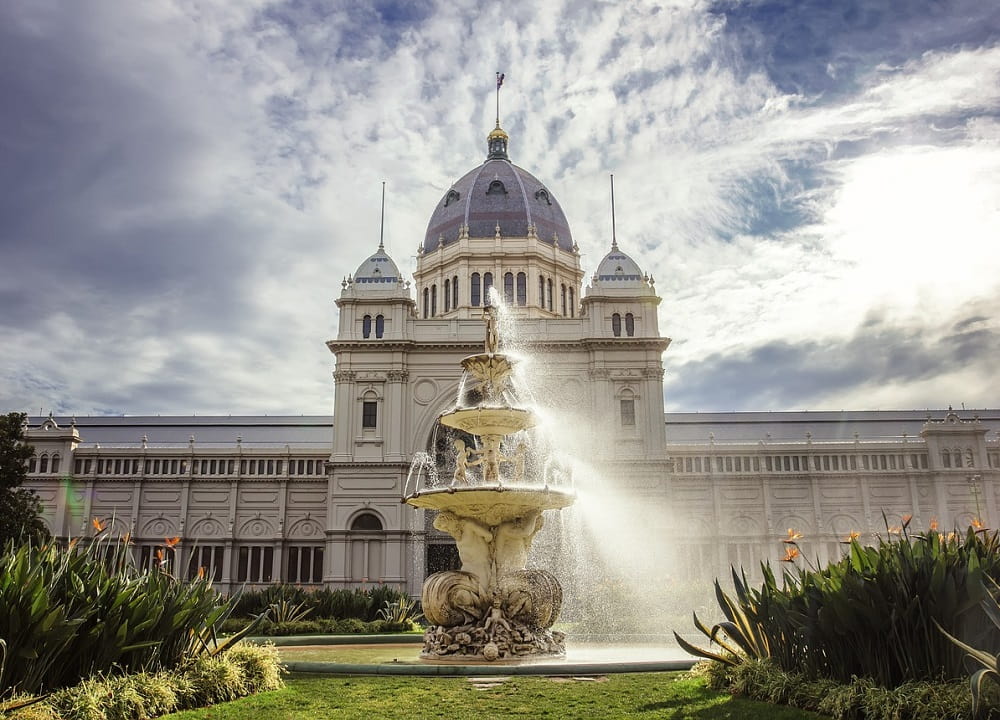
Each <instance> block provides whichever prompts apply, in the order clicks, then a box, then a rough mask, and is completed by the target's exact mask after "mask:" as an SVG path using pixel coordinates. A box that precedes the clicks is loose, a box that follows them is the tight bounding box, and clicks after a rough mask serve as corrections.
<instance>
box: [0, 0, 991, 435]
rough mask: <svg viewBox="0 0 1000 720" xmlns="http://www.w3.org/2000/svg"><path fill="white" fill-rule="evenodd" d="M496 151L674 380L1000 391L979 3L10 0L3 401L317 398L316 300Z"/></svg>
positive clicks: (184, 403) (328, 383) (961, 397)
mask: <svg viewBox="0 0 1000 720" xmlns="http://www.w3.org/2000/svg"><path fill="white" fill-rule="evenodd" d="M497 70H500V71H503V72H504V73H505V82H504V86H503V90H502V108H501V114H502V124H503V126H504V128H505V129H506V130H507V131H508V133H509V134H510V136H511V140H510V154H511V159H512V160H513V161H514V162H515V163H516V164H518V165H520V166H522V167H524V168H526V169H527V170H529V171H530V172H531V173H532V174H534V175H536V176H537V177H539V178H541V179H542V180H543V181H544V182H545V183H546V185H547V186H548V187H549V188H550V190H551V191H552V193H553V195H554V196H555V197H556V198H557V199H558V200H559V202H560V204H561V205H562V206H563V209H564V210H565V212H566V215H567V218H568V220H569V223H570V226H571V228H572V229H573V235H574V239H575V240H576V241H577V243H578V244H579V246H580V249H581V252H582V263H583V266H584V269H585V272H586V273H587V276H588V277H589V275H590V274H591V273H592V272H593V270H594V268H595V267H596V265H597V263H598V262H599V261H600V259H601V257H603V255H604V254H605V253H606V252H607V251H608V249H609V246H610V235H611V227H610V213H609V202H608V175H609V174H610V173H614V175H615V199H616V219H617V224H616V228H617V238H618V243H619V245H620V247H621V248H622V249H623V250H624V251H625V252H627V253H629V254H630V255H631V256H632V257H633V258H634V259H635V260H636V261H637V262H638V263H639V265H640V266H641V267H642V268H643V269H644V270H645V271H646V272H648V273H650V274H651V275H652V276H653V277H654V278H655V281H656V288H657V291H658V293H659V294H660V295H661V297H662V298H663V301H662V303H661V305H660V317H659V321H660V329H661V332H662V333H663V334H665V335H667V336H669V337H671V338H672V340H673V341H672V344H671V346H670V348H669V349H668V350H667V352H666V353H665V354H664V365H665V368H666V373H667V374H666V381H665V384H664V398H665V404H666V407H667V409H668V410H672V411H730V410H802V409H810V410H831V409H832V410H840V409H857V410H868V409H924V408H943V407H946V406H948V405H954V406H955V407H956V408H957V407H960V406H962V405H963V404H964V405H966V406H968V407H969V408H982V407H992V408H997V407H1000V324H998V320H997V310H998V308H1000V248H998V242H1000V4H997V3H992V2H982V0H969V1H965V0H954V1H952V2H948V1H934V0H884V1H875V0H873V1H871V2H853V1H852V0H838V1H837V2H829V1H828V0H787V1H786V2H777V1H774V2H772V1H770V0H759V1H758V0H752V1H749V2H739V1H737V0H728V1H727V0H719V1H717V2H702V1H700V0H676V1H675V2H646V1H644V0H632V1H631V2H627V3H618V2H589V1H587V0H549V1H547V2H545V3H527V2H511V3H490V2H481V3H480V2H471V1H468V0H449V1H448V2H430V1H423V0H417V1H415V2H374V3H366V2H336V1H333V2H319V1H314V2H310V1H308V0H293V1H290V2H264V1H258V0H246V1H243V2H232V1H230V0H216V1H215V2H205V1H197V0H161V1H160V2H156V3H132V2H126V3H123V2H118V1H112V0H108V1H102V0H81V1H80V2H71V3H66V2H57V1H56V0H6V2H3V3H0V410H3V411H5V412H6V411H10V410H20V411H26V412H29V413H31V414H35V413H38V412H40V411H41V412H42V413H44V414H47V413H48V412H49V411H52V412H54V413H55V414H57V415H61V414H77V415H104V414H111V415H121V414H129V415H141V414H163V415H167V414H179V415H190V414H199V415H202V414H221V415H226V414H273V415H282V414H290V415H298V414H307V415H308V414H329V413H331V412H332V404H333V383H332V378H331V372H332V370H333V364H334V362H333V356H332V355H331V354H330V353H329V351H328V350H327V348H326V347H325V344H324V343H325V341H326V340H328V339H331V338H333V337H335V336H336V331H337V328H336V323H337V315H336V306H335V304H334V300H335V299H336V297H337V296H338V295H339V293H340V287H341V285H340V283H341V280H342V279H343V277H344V276H345V275H347V274H348V273H352V272H353V271H354V270H355V269H356V268H357V266H358V265H360V264H361V262H362V261H363V260H364V259H365V258H366V257H367V256H368V255H369V254H371V252H373V251H374V250H375V248H376V247H377V245H378V240H379V217H380V207H379V204H380V200H381V183H382V181H383V180H384V181H385V182H386V188H387V206H386V214H385V242H386V248H387V250H388V251H389V253H390V254H391V255H392V256H393V258H394V259H395V260H396V262H397V263H398V264H399V266H400V268H401V269H402V270H403V271H404V273H407V274H408V273H409V272H411V271H412V270H413V268H414V267H415V257H414V256H415V253H416V248H417V245H418V244H419V242H420V241H421V240H422V238H423V235H424V232H425V229H426V226H427V221H428V219H429V218H430V214H431V212H432V210H433V208H434V206H435V204H436V203H437V202H438V201H439V200H440V198H441V197H442V195H443V194H444V192H445V190H447V188H448V187H449V186H450V185H451V183H453V182H454V181H455V180H457V179H458V178H459V177H461V176H462V175H463V174H465V172H467V171H468V170H470V169H471V168H472V167H474V166H475V165H477V164H479V163H480V162H482V160H483V159H484V156H485V136H486V133H487V132H488V131H489V130H490V129H491V128H492V125H493V116H494V113H495V106H494V86H495V82H494V73H495V72H496V71H497Z"/></svg>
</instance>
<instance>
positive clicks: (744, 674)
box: [701, 660, 972, 720]
mask: <svg viewBox="0 0 1000 720" xmlns="http://www.w3.org/2000/svg"><path fill="white" fill-rule="evenodd" d="M713 664H715V665H717V666H720V667H726V666H724V665H722V664H721V663H717V662H713ZM701 672H702V673H703V674H706V675H707V676H709V677H711V676H712V674H713V671H711V670H708V669H705V670H702V671H701ZM725 672H726V674H727V675H728V677H729V679H730V680H729V684H728V688H729V690H730V691H731V692H733V693H735V694H739V695H745V696H746V697H750V698H753V699H755V700H762V701H765V702H771V703H782V704H787V705H792V706H794V707H797V708H801V709H803V710H812V711H815V712H819V713H822V714H824V715H829V716H830V717H832V718H834V719H835V720H902V719H903V718H906V719H908V720H969V719H970V718H971V717H972V714H971V707H970V703H969V700H968V693H967V691H966V689H965V687H964V686H963V685H962V684H960V683H944V682H942V683H929V682H912V683H904V684H902V685H900V686H899V687H897V688H891V689H890V688H884V687H881V686H880V685H878V684H876V683H875V682H874V681H872V680H871V679H870V678H854V679H852V680H851V681H849V682H847V683H838V682H836V681H833V680H828V679H821V680H808V679H806V678H805V677H804V676H803V675H801V674H799V673H794V672H791V673H790V672H785V671H784V670H782V669H781V668H779V667H777V666H776V665H775V664H774V663H773V662H772V661H770V660H747V661H746V662H744V663H741V664H739V665H737V666H728V668H727V669H726V671H725Z"/></svg>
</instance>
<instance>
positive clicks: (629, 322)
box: [625, 313, 635, 337]
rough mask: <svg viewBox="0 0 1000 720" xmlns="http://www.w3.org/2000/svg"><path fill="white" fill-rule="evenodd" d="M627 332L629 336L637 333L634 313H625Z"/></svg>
mask: <svg viewBox="0 0 1000 720" xmlns="http://www.w3.org/2000/svg"><path fill="white" fill-rule="evenodd" d="M625 334H626V335H628V336H629V337H632V336H634V335H635V317H634V316H633V315H632V313H625Z"/></svg>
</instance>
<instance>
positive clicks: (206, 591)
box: [0, 536, 249, 697]
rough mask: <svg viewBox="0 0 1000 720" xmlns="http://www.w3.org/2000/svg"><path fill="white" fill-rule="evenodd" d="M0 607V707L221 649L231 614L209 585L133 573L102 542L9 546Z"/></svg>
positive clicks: (0, 572) (2, 562)
mask: <svg viewBox="0 0 1000 720" xmlns="http://www.w3.org/2000/svg"><path fill="white" fill-rule="evenodd" d="M0 607H2V608H3V612H0V640H2V641H3V643H4V645H5V647H6V658H7V662H5V663H3V664H0V697H3V696H6V695H9V694H11V693H12V692H15V691H17V692H30V693H37V692H40V691H46V690H52V689H56V688H60V687H66V686H69V685H73V684H75V683H77V682H79V681H80V680H81V679H82V678H85V677H89V676H91V675H97V674H103V673H108V672H111V671H112V670H116V671H126V672H127V671H133V672H134V671H136V670H139V669H148V670H156V669H159V668H169V667H175V666H177V665H179V664H180V663H181V662H183V661H184V660H186V659H187V658H189V657H192V656H194V655H198V654H202V653H208V654H214V653H217V652H221V651H222V650H225V649H226V648H227V647H228V645H229V642H230V641H227V643H224V644H221V645H219V644H217V643H216V642H215V627H216V625H218V624H219V623H221V622H222V621H223V620H225V619H226V618H227V617H228V616H229V613H230V610H231V605H230V603H228V602H225V601H223V600H222V599H221V598H220V597H219V595H218V594H217V593H216V592H215V590H213V589H212V586H211V582H209V581H208V580H204V579H201V580H194V581H191V582H182V581H179V580H177V579H175V578H173V577H172V576H170V575H168V574H166V573H164V572H161V571H159V570H153V571H148V572H146V571H139V570H137V569H136V568H135V567H134V565H133V564H132V562H131V553H130V551H129V548H128V546H127V543H125V542H120V541H117V540H111V539H110V538H107V537H106V536H105V537H102V538H100V539H98V540H97V541H95V542H93V543H91V544H89V545H87V546H85V547H82V546H79V545H76V544H71V546H70V547H69V548H67V549H62V548H59V547H57V546H56V545H55V544H54V543H50V544H47V545H43V546H40V547H38V546H30V545H25V546H21V547H15V546H13V545H12V544H9V545H8V546H7V549H6V551H5V552H2V553H0ZM247 629H249V628H247ZM235 639H238V637H237V638H235Z"/></svg>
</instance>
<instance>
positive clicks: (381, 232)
mask: <svg viewBox="0 0 1000 720" xmlns="http://www.w3.org/2000/svg"><path fill="white" fill-rule="evenodd" d="M384 238H385V180H383V181H382V222H381V224H380V225H379V229H378V249H379V250H381V251H382V252H385V245H384V244H383V240H384Z"/></svg>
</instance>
